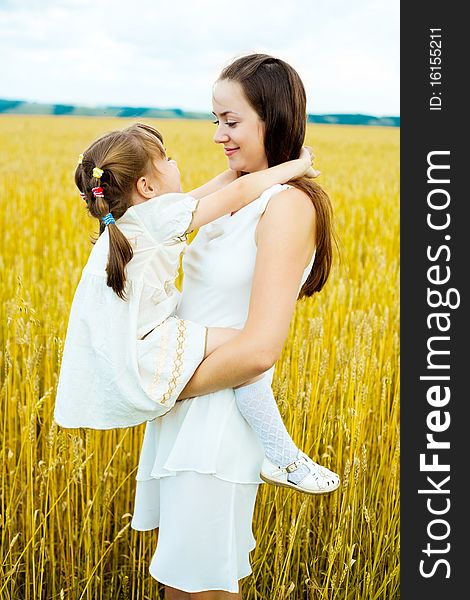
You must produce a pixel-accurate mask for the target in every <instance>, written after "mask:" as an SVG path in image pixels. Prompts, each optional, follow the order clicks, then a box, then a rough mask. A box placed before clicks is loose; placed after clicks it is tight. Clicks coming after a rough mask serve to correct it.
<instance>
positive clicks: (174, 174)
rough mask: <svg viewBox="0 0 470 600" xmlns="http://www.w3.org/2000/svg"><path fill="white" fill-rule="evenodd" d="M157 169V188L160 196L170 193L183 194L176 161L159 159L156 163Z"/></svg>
mask: <svg viewBox="0 0 470 600" xmlns="http://www.w3.org/2000/svg"><path fill="white" fill-rule="evenodd" d="M154 165H155V167H156V169H157V175H156V179H157V181H156V187H157V189H158V195H160V194H166V193H168V192H181V176H180V172H179V169H178V165H177V164H176V160H171V159H170V158H159V159H158V160H155V161H154Z"/></svg>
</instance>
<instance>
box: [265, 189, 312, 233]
mask: <svg viewBox="0 0 470 600" xmlns="http://www.w3.org/2000/svg"><path fill="white" fill-rule="evenodd" d="M264 216H265V217H266V220H269V221H271V220H275V221H279V222H284V221H285V220H288V221H289V222H290V223H292V222H295V223H297V222H298V223H304V226H305V225H310V226H311V225H313V224H314V223H315V216H316V211H315V206H314V205H313V202H312V200H311V198H310V197H309V196H308V194H306V193H305V192H304V191H302V190H299V189H297V188H294V187H290V188H287V189H284V190H281V191H280V192H278V193H277V194H274V195H273V196H272V198H271V199H270V201H269V203H268V205H267V206H266V211H265V213H264Z"/></svg>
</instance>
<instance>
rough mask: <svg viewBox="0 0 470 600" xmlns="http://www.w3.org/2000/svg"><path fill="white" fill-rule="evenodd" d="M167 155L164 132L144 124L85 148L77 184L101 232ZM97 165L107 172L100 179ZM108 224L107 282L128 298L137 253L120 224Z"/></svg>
mask: <svg viewBox="0 0 470 600" xmlns="http://www.w3.org/2000/svg"><path fill="white" fill-rule="evenodd" d="M164 157H165V150H164V148H163V139H162V136H161V134H160V133H159V132H158V131H157V130H156V129H154V128H153V127H150V126H149V125H144V124H141V123H136V124H135V125H131V126H130V127H127V128H126V129H124V130H122V131H112V132H111V133H108V134H106V135H104V136H102V137H100V138H99V139H98V140H96V141H95V142H93V143H92V144H91V146H90V147H89V148H88V149H87V150H85V152H84V153H83V158H82V162H81V163H80V164H79V165H78V166H77V168H76V170H75V183H76V185H77V187H78V189H79V190H80V192H81V193H82V194H84V195H85V198H86V203H87V209H88V212H89V214H90V215H91V216H93V217H96V218H97V219H99V220H100V231H99V235H101V234H102V233H103V232H104V230H105V227H106V225H105V224H104V223H103V222H102V221H101V218H102V217H104V216H105V215H106V214H107V213H109V212H110V213H111V214H112V215H113V217H114V219H116V220H117V219H119V218H120V217H122V215H123V214H124V213H125V212H126V210H127V209H128V208H129V206H131V195H132V188H133V186H134V184H135V183H136V181H137V180H138V179H139V177H142V176H143V175H145V173H146V172H148V170H149V169H151V168H152V164H151V163H152V160H154V159H156V158H164ZM95 167H98V168H99V169H101V170H102V171H103V174H102V175H101V177H100V178H96V177H94V176H93V169H94V168H95ZM94 187H101V188H103V196H104V197H102V198H101V197H99V196H98V197H96V198H95V197H94V195H93V192H92V189H93V188H94ZM107 227H108V232H109V254H108V264H107V266H106V273H107V284H108V286H109V287H111V288H112V289H113V290H114V291H115V292H116V294H117V295H118V296H119V297H120V298H121V299H122V300H125V299H126V296H125V292H124V289H125V284H126V265H127V263H128V262H129V261H130V260H131V258H132V256H133V251H132V246H131V245H130V243H129V241H128V239H127V238H126V236H125V235H124V234H123V233H122V231H121V230H120V229H119V227H118V226H117V225H116V224H114V223H111V224H110V225H107ZM98 237H99V236H98ZM95 242H96V240H94V241H93V243H95Z"/></svg>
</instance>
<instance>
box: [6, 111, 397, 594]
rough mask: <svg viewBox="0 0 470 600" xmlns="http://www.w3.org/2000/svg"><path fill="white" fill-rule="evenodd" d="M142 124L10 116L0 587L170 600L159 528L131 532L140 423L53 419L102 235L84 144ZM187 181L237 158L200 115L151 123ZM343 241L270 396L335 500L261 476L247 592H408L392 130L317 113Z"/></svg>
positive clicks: (299, 321)
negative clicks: (75, 301)
mask: <svg viewBox="0 0 470 600" xmlns="http://www.w3.org/2000/svg"><path fill="white" fill-rule="evenodd" d="M129 122H131V120H127V119H105V118H81V117H40V116H35V117H21V116H2V117H0V144H1V148H2V158H1V161H0V227H1V231H2V238H1V251H0V277H1V300H2V302H1V307H2V309H1V310H2V319H1V345H2V353H1V373H2V382H1V394H2V413H1V420H2V424H1V426H0V432H1V437H2V446H1V447H2V450H1V452H2V454H1V467H0V468H1V507H0V510H1V517H0V518H1V533H0V535H1V539H0V546H1V572H0V599H1V600H7V599H8V600H38V599H41V600H42V599H60V600H62V599H66V600H82V599H83V600H85V599H86V600H104V599H112V600H115V599H119V600H128V599H129V600H130V599H133V600H134V599H135V600H137V599H139V600H143V599H148V600H150V599H152V600H153V599H157V598H163V593H164V590H163V586H161V585H160V584H158V582H156V581H155V580H154V579H153V578H152V577H151V576H150V575H149V573H148V566H149V563H150V559H151V556H152V554H153V552H154V550H155V546H156V542H157V534H156V532H155V531H149V532H137V531H134V530H132V529H131V528H130V520H131V516H132V511H133V498H134V490H135V479H134V478H135V474H136V470H137V465H138V459H139V453H140V447H141V443H142V439H143V434H144V430H145V425H144V424H143V425H140V426H138V427H134V428H130V429H127V430H115V431H90V430H63V429H61V428H60V427H58V426H56V425H55V424H54V422H53V420H52V414H53V408H54V394H55V388H56V384H57V377H58V370H59V365H60V359H61V352H62V348H63V340H64V336H65V332H66V326H67V320H68V310H69V308H70V304H71V301H72V297H73V294H74V291H75V287H76V285H77V283H78V280H79V278H80V273H81V269H82V268H83V266H84V264H85V262H86V259H87V257H88V253H89V252H90V249H91V244H90V234H92V233H93V232H95V231H96V227H95V224H94V223H93V221H91V220H90V219H89V218H88V217H87V215H86V213H85V209H84V207H83V201H82V200H81V198H80V196H79V195H78V191H77V190H76V189H75V187H74V183H73V172H74V170H75V165H76V160H77V157H78V154H79V153H80V152H82V151H83V149H84V148H85V147H86V146H87V145H88V144H89V143H90V142H91V141H92V140H93V139H94V138H95V137H97V136H98V135H101V134H102V133H104V132H106V131H109V130H111V129H115V128H122V127H124V126H126V125H127V124H128V123H129ZM147 122H149V123H151V124H153V125H155V126H156V127H157V128H158V129H160V131H162V133H163V135H164V138H165V143H166V147H167V149H168V151H169V153H170V154H171V156H172V157H173V158H176V159H177V160H178V164H179V167H180V170H181V172H182V183H183V189H185V190H189V189H191V188H193V187H196V186H197V185H200V184H201V183H203V182H204V181H206V180H207V179H209V178H210V177H212V176H213V175H215V174H216V173H217V172H218V171H221V170H223V169H225V168H226V163H225V158H224V156H223V154H222V152H221V150H220V148H218V147H216V145H215V144H213V143H212V142H211V138H212V133H213V130H212V129H211V127H213V126H212V125H210V124H209V123H207V122H203V121H170V120H168V121H158V122H156V121H151V120H148V121H147ZM307 143H308V144H309V145H311V146H313V148H314V150H315V154H316V156H317V158H316V162H315V165H316V167H317V168H319V169H320V170H321V171H322V175H321V176H320V178H319V179H318V180H317V181H318V182H319V183H321V185H322V186H323V187H324V188H325V189H326V191H327V192H328V193H329V195H330V197H331V200H332V204H333V207H334V214H335V222H336V231H337V234H338V238H339V245H340V251H341V254H340V255H338V254H336V255H335V264H334V266H333V269H332V272H331V275H330V279H329V280H328V282H327V284H326V286H325V287H324V288H323V290H322V291H321V293H320V294H315V296H314V297H313V298H310V299H307V300H302V301H300V302H298V303H297V307H296V311H295V315H294V318H293V321H292V324H291V329H290V333H289V337H288V339H287V341H286V344H285V348H284V351H283V354H282V357H281V359H280V361H279V362H278V363H277V365H276V371H275V378H274V384H273V385H274V391H275V395H276V398H277V401H278V403H279V406H280V410H281V414H282V415H283V418H284V421H285V423H286V426H287V428H288V430H289V431H290V433H291V434H292V436H293V438H294V441H295V442H296V443H297V444H298V445H299V446H300V447H301V448H302V449H303V450H304V451H305V452H307V453H308V454H309V455H310V456H312V457H313V458H314V459H317V460H319V462H323V464H325V465H326V466H330V467H331V468H332V469H333V470H335V471H336V472H338V473H339V474H340V475H341V477H342V485H341V487H340V489H339V490H338V491H336V492H334V493H333V494H331V495H330V496H326V497H322V496H318V497H315V496H306V495H302V494H299V493H297V492H294V491H291V490H286V489H284V488H274V487H272V486H267V485H263V486H261V487H260V491H259V494H258V498H257V503H256V507H255V515H254V522H253V532H254V536H255V538H256V540H257V545H256V548H255V549H254V550H253V552H252V553H251V563H252V567H253V574H252V575H251V576H249V577H247V578H246V579H245V580H243V585H242V593H243V598H244V599H246V600H255V599H256V600H284V599H285V598H289V599H292V600H294V599H297V600H304V599H305V600H326V599H328V600H330V599H331V600H333V599H337V600H343V599H344V600H346V599H347V600H357V599H364V600H366V599H367V600H378V599H381V600H395V599H398V598H399V549H400V548H399V376H400V372H399V368H400V367H399V130H398V129H393V128H374V127H347V126H333V125H327V126H318V125H309V128H308V136H307Z"/></svg>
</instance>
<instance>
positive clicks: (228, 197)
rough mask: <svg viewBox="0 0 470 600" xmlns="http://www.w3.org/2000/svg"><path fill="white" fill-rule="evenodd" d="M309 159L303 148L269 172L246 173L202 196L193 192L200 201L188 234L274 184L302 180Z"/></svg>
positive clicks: (308, 167) (248, 200)
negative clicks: (295, 157) (298, 153)
mask: <svg viewBox="0 0 470 600" xmlns="http://www.w3.org/2000/svg"><path fill="white" fill-rule="evenodd" d="M311 162H312V158H311V155H310V152H309V151H308V150H307V149H306V148H303V149H302V152H301V155H300V158H297V159H295V160H290V161H287V162H285V163H282V164H280V165H276V166H275V167H271V168H270V169H264V170H263V171H258V172H256V173H249V174H248V175H244V176H243V177H240V178H238V179H236V180H235V181H233V182H232V183H230V184H229V185H228V186H227V187H225V188H223V189H221V190H219V191H217V192H214V193H212V194H209V196H204V197H201V196H200V195H199V193H198V191H197V190H195V192H196V193H193V194H192V195H193V197H194V198H201V200H200V202H199V204H198V207H197V210H196V212H195V213H194V218H193V220H192V222H191V225H190V228H189V229H188V231H187V232H186V233H190V232H191V231H193V230H194V229H197V228H198V227H202V225H206V224H207V223H210V222H211V221H214V220H215V219H218V218H219V217H221V216H222V215H226V214H228V213H229V212H233V211H236V210H239V209H240V208H243V207H244V206H246V205H247V204H249V203H250V202H252V201H253V200H255V199H256V198H258V197H259V196H260V195H261V194H262V193H263V192H264V190H266V189H268V188H270V187H271V186H273V185H275V184H276V183H284V182H286V181H289V179H294V178H295V177H301V176H302V175H304V173H306V172H307V171H308V170H309V169H310V166H311Z"/></svg>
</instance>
